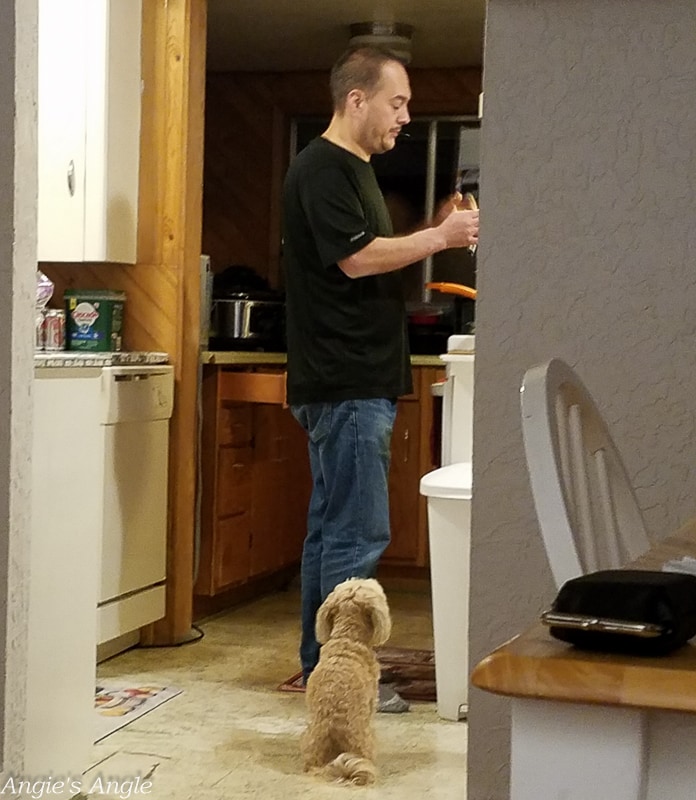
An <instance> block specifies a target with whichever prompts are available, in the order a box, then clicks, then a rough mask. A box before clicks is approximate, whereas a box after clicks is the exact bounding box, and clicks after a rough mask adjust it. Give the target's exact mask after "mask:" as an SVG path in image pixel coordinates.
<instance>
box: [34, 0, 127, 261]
mask: <svg viewBox="0 0 696 800" xmlns="http://www.w3.org/2000/svg"><path fill="white" fill-rule="evenodd" d="M140 28H141V0H39V32H38V36H39V40H38V49H39V88H38V153H39V156H38V157H39V164H38V168H39V197H38V260H39V261H97V262H121V263H126V264H133V263H135V261H136V245H137V228H138V170H139V162H140V98H141V69H140Z"/></svg>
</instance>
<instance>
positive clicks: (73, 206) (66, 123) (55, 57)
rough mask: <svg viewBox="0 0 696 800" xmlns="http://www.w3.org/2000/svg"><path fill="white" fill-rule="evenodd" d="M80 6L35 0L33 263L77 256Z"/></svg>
mask: <svg viewBox="0 0 696 800" xmlns="http://www.w3.org/2000/svg"><path fill="white" fill-rule="evenodd" d="M92 1H93V0H92ZM85 6H86V2H85V0H61V2H56V0H39V9H38V11H39V17H38V20H39V21H38V51H39V55H38V72H39V78H38V142H37V144H38V223H37V224H38V260H39V261H55V260H61V261H81V260H82V257H83V232H84V222H85V113H86V86H85V79H84V78H85V64H84V58H85V46H86V39H87V23H86V19H87V14H86V9H85Z"/></svg>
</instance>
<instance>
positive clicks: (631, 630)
mask: <svg viewBox="0 0 696 800" xmlns="http://www.w3.org/2000/svg"><path fill="white" fill-rule="evenodd" d="M541 621H542V623H543V624H544V625H547V626H549V627H554V628H574V629H577V630H583V631H601V632H602V633H623V634H626V635H627V636H638V637H639V638H641V639H655V638H657V637H658V636H662V635H664V633H665V632H666V630H665V627H664V626H663V625H657V624H656V623H652V622H629V621H628V620H624V619H610V618H608V617H593V616H590V615H585V614H567V613H564V612H560V611H544V613H543V614H542V615H541Z"/></svg>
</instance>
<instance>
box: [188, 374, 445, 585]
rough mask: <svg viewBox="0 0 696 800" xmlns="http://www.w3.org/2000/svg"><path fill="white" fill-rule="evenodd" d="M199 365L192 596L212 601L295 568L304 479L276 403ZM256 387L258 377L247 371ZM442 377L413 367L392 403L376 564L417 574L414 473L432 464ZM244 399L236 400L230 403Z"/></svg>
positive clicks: (419, 551) (290, 430)
mask: <svg viewBox="0 0 696 800" xmlns="http://www.w3.org/2000/svg"><path fill="white" fill-rule="evenodd" d="M231 374H232V373H231V372H230V371H229V370H225V369H224V368H222V367H206V368H205V371H204V378H203V434H202V448H201V532H200V545H199V557H198V570H197V578H196V583H195V590H194V591H195V594H197V595H203V596H209V597H211V596H214V595H217V594H220V593H224V592H227V591H228V590H231V589H234V588H235V587H238V586H241V585H243V584H245V583H248V582H250V581H253V580H255V579H256V578H260V577H262V576H266V575H271V574H273V573H277V572H279V571H281V570H283V569H286V568H288V567H291V566H292V565H294V564H299V560H300V556H301V553H302V542H303V540H304V535H305V530H306V516H307V507H308V503H309V496H310V492H311V476H310V471H309V459H308V455H307V440H306V436H305V433H304V431H303V430H302V429H301V427H300V426H299V425H298V424H297V422H296V421H295V420H294V419H293V417H292V415H291V413H290V411H289V409H288V408H286V407H284V406H283V405H282V403H279V402H258V399H259V398H260V399H265V398H264V395H263V394H261V395H254V399H253V400H249V399H248V397H249V394H248V392H247V390H246V388H245V386H244V378H243V373H239V372H237V373H234V375H233V378H231V377H230V376H231ZM248 374H249V375H253V376H255V377H254V378H253V381H254V382H258V373H253V372H250V373H248ZM443 375H444V371H443V370H441V369H438V368H436V367H415V368H414V391H413V393H412V394H410V395H408V396H406V397H402V398H399V401H398V409H397V416H396V421H395V425H394V434H393V438H392V460H391V472H390V479H389V492H390V514H391V526H392V541H391V544H390V545H389V547H388V548H387V550H386V552H385V554H384V557H383V559H382V564H383V565H388V566H390V567H391V566H393V567H396V568H399V567H421V568H422V567H425V566H427V564H428V528H427V507H426V503H425V499H424V498H422V497H421V496H420V493H419V482H420V478H421V476H422V475H424V474H425V473H426V472H428V471H430V470H431V469H434V468H435V467H436V466H437V453H436V452H435V450H436V448H434V447H433V443H434V441H435V439H436V431H435V430H434V423H433V420H434V418H435V415H434V412H433V397H432V394H431V391H430V388H431V385H432V384H433V383H434V382H435V381H436V380H438V379H440V378H441V377H443ZM240 397H241V398H244V399H239V398H240Z"/></svg>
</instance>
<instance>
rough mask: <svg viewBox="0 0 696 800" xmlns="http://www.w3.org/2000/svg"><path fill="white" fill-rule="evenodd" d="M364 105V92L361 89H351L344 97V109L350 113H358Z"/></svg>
mask: <svg viewBox="0 0 696 800" xmlns="http://www.w3.org/2000/svg"><path fill="white" fill-rule="evenodd" d="M364 103H365V92H363V91H362V89H351V90H350V91H349V92H348V95H347V97H346V108H347V109H349V110H350V111H360V109H361V108H362V106H363V104H364Z"/></svg>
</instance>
